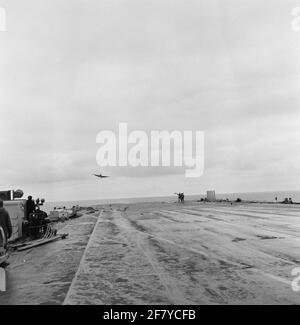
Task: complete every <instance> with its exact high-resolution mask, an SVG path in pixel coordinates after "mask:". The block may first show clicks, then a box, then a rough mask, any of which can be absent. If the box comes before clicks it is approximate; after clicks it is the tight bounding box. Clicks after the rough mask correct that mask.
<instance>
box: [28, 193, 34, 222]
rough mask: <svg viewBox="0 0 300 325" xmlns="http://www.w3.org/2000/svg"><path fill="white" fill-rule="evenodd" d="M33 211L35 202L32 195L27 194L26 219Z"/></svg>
mask: <svg viewBox="0 0 300 325" xmlns="http://www.w3.org/2000/svg"><path fill="white" fill-rule="evenodd" d="M34 211H35V202H34V201H33V200H32V196H28V199H27V201H26V219H27V220H28V219H29V215H30V214H31V213H33V212H34Z"/></svg>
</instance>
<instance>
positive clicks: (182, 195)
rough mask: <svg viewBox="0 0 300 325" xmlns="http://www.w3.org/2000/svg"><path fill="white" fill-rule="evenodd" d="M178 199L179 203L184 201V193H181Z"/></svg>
mask: <svg viewBox="0 0 300 325" xmlns="http://www.w3.org/2000/svg"><path fill="white" fill-rule="evenodd" d="M180 200H181V203H184V193H181V198H180Z"/></svg>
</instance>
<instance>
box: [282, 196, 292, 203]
mask: <svg viewBox="0 0 300 325" xmlns="http://www.w3.org/2000/svg"><path fill="white" fill-rule="evenodd" d="M282 203H283V204H294V202H293V200H292V198H287V197H286V198H285V199H284V201H283V202H282Z"/></svg>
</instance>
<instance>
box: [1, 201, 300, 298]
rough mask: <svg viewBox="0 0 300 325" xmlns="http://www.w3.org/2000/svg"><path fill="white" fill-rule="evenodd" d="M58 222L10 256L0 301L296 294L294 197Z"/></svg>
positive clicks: (299, 225) (139, 209)
mask: <svg viewBox="0 0 300 325" xmlns="http://www.w3.org/2000/svg"><path fill="white" fill-rule="evenodd" d="M99 210H100V207H99ZM62 231H63V232H69V238H68V239H66V240H62V241H59V242H54V243H51V244H49V245H46V246H41V247H39V248H35V249H32V250H31V251H25V252H22V254H21V253H17V254H15V255H13V256H12V257H11V266H10V267H9V268H8V274H9V282H8V288H7V289H8V291H7V292H6V293H5V294H0V304H4V303H7V304H20V303H25V304H26V303H33V304H49V303H51V304H62V303H65V304H248V303H250V304H299V303H300V293H299V292H294V291H293V290H292V288H291V282H292V280H293V276H292V275H291V271H292V269H293V268H295V267H299V266H300V249H299V248H300V207H299V206H296V205H294V206H292V205H291V206H286V205H274V204H239V205H230V204H228V203H226V204H225V203H224V204H222V203H212V204H208V203H206V204H203V203H201V204H200V203H187V204H185V205H177V204H169V203H151V204H149V203H147V204H135V205H130V206H128V207H126V206H125V205H114V206H112V207H104V209H103V211H102V213H101V215H100V216H99V217H98V214H97V213H96V214H94V215H84V216H83V217H81V218H80V219H76V220H73V221H71V222H69V223H68V224H66V226H65V227H64V228H63V229H62ZM23 260H25V262H23Z"/></svg>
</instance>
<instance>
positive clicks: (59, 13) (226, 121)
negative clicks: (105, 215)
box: [0, 0, 300, 201]
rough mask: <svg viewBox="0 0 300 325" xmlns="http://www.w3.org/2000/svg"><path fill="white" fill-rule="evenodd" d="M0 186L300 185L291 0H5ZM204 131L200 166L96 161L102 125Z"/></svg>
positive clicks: (0, 44) (151, 190) (94, 190)
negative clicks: (193, 169) (194, 174)
mask: <svg viewBox="0 0 300 325" xmlns="http://www.w3.org/2000/svg"><path fill="white" fill-rule="evenodd" d="M0 7H3V8H5V10H6V14H7V31H6V32H0V113H1V125H0V149H1V153H0V189H1V190H5V189H10V188H22V189H23V190H24V191H25V193H26V195H28V194H33V195H34V196H40V197H41V196H43V197H46V199H47V200H48V201H49V200H50V201H52V200H72V199H96V198H110V197H113V198H117V197H131V196H158V195H170V194H172V193H173V192H176V191H184V192H185V193H186V194H196V193H203V192H204V191H206V190H207V189H215V190H216V191H217V192H240V191H267V190H293V189H300V186H299V181H300V169H299V166H300V146H299V144H300V143H299V140H300V92H299V89H300V75H299V73H300V59H299V58H300V32H296V31H293V30H292V28H291V22H292V20H293V19H294V18H293V16H292V15H291V11H292V9H293V8H295V7H300V2H299V1H289V0H269V1H266V0H251V1H250V0H247V1H246V0H243V1H241V0H188V1H184V0H168V1H167V0H151V1H149V0H86V1H84V0H43V1H39V0H26V1H24V0H22V1H21V0H9V1H8V0H6V1H5V0H0ZM119 122H127V123H128V127H129V130H145V131H146V132H149V131H150V130H160V129H165V130H169V131H172V130H180V131H183V130H193V131H196V130H201V131H204V132H205V171H204V174H203V176H202V177H200V178H195V179H187V178H185V176H184V171H183V170H176V169H173V168H163V169H161V168H149V169H147V168H142V169H141V168H138V169H133V168H121V169H120V168H118V169H106V170H105V169H104V170H103V169H102V172H104V173H105V172H106V173H109V174H110V175H111V178H109V179H105V180H103V181H99V180H97V179H96V178H94V177H93V176H92V175H91V174H92V173H94V172H98V171H99V168H98V167H97V164H96V152H97V149H98V148H99V145H97V144H96V135H97V133H98V132H100V131H101V130H110V129H111V130H114V131H116V132H117V129H118V123H119Z"/></svg>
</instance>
